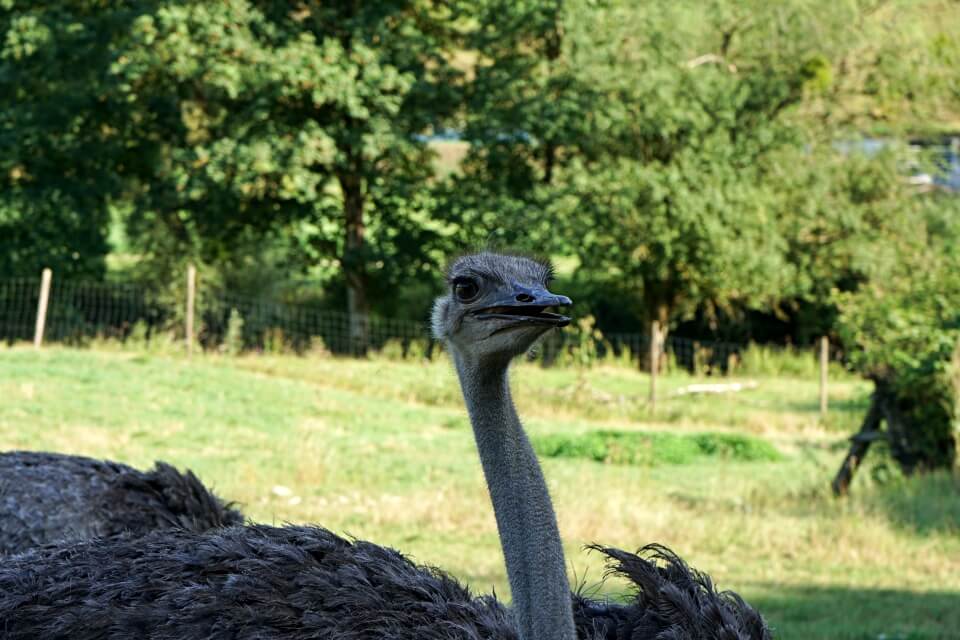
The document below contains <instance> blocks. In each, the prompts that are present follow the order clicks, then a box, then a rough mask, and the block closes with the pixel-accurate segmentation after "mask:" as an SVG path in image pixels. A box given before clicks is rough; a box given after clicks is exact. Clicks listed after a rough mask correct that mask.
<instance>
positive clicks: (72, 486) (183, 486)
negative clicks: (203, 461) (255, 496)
mask: <svg viewBox="0 0 960 640" xmlns="http://www.w3.org/2000/svg"><path fill="white" fill-rule="evenodd" d="M242 522H243V515H242V514H241V513H240V512H239V511H237V510H236V509H234V508H233V507H232V506H231V505H229V504H225V503H224V502H223V501H221V500H220V499H219V498H218V497H217V496H215V495H214V494H213V493H211V492H210V491H209V490H208V489H207V488H206V487H205V486H204V485H203V483H202V482H200V480H198V479H197V477H196V476H195V475H193V473H192V472H190V471H187V472H186V473H180V472H179V471H177V470H176V469H175V468H174V467H171V466H170V465H168V464H165V463H163V462H157V463H156V466H155V467H154V468H153V469H152V470H150V471H138V470H137V469H134V468H132V467H128V466H127V465H124V464H119V463H117V462H110V461H107V460H94V459H92V458H86V457H83V456H70V455H64V454H58V453H43V452H34V451H11V452H6V453H2V454H0V554H9V553H18V552H20V551H24V550H26V549H30V548H32V547H35V546H38V545H42V544H48V543H52V542H57V541H72V540H84V539H88V538H94V537H99V536H110V535H116V534H118V533H121V532H124V531H129V532H133V533H137V534H143V533H146V532H148V531H153V530H155V529H166V528H183V529H187V530H189V531H204V530H206V529H210V528H212V527H223V526H229V525H234V524H241V523H242Z"/></svg>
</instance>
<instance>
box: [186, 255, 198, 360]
mask: <svg viewBox="0 0 960 640" xmlns="http://www.w3.org/2000/svg"><path fill="white" fill-rule="evenodd" d="M196 297H197V268H196V267H195V266H193V265H192V264H191V265H188V266H187V357H188V358H189V357H192V356H193V312H194V307H195V306H196Z"/></svg>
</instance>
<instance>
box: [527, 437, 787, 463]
mask: <svg viewBox="0 0 960 640" xmlns="http://www.w3.org/2000/svg"><path fill="white" fill-rule="evenodd" d="M534 448H535V449H536V450H537V453H539V454H540V455H544V456H547V457H552V458H584V459H587V460H595V461H596V462H604V463H607V464H626V465H634V466H643V467H652V466H657V465H661V464H689V463H693V462H697V461H699V460H701V459H703V458H720V459H723V460H731V461H738V462H754V461H775V460H780V459H781V455H780V453H779V452H778V451H777V450H776V449H775V448H774V447H773V445H771V444H770V443H769V442H767V441H765V440H761V439H759V438H753V437H750V436H743V435H738V434H726V433H700V434H691V435H677V434H673V433H645V432H624V431H594V432H591V433H587V434H583V435H579V436H566V435H551V436H541V437H539V438H535V439H534Z"/></svg>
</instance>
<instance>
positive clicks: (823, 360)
mask: <svg viewBox="0 0 960 640" xmlns="http://www.w3.org/2000/svg"><path fill="white" fill-rule="evenodd" d="M829 366H830V339H829V338H827V336H823V337H821V338H820V419H821V420H826V419H827V368H828V367H829Z"/></svg>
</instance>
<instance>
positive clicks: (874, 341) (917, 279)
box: [838, 247, 960, 473]
mask: <svg viewBox="0 0 960 640" xmlns="http://www.w3.org/2000/svg"><path fill="white" fill-rule="evenodd" d="M909 258H911V262H909V263H906V264H904V265H902V267H901V270H900V271H898V272H897V274H896V275H895V276H894V277H888V278H884V279H882V280H881V279H877V280H874V281H873V282H871V283H870V284H869V285H868V286H866V287H864V288H863V289H861V290H860V291H858V292H857V293H852V294H845V295H841V296H838V305H839V308H840V316H839V320H838V329H839V331H840V334H841V337H842V338H843V340H844V343H845V344H846V345H848V347H852V348H851V352H850V362H851V365H852V366H853V367H854V368H855V369H856V370H857V371H858V372H860V373H861V374H862V375H864V376H865V377H867V378H869V379H871V380H873V381H874V383H875V385H876V393H875V396H874V402H878V403H880V406H881V408H882V410H883V417H884V420H885V421H886V423H887V438H888V439H889V445H890V450H891V454H892V455H893V457H894V458H895V459H896V460H897V462H898V463H899V464H900V466H901V468H902V469H903V470H904V471H905V472H906V473H910V472H912V471H914V470H916V469H933V468H938V467H941V468H942V467H951V466H953V464H954V462H955V460H956V440H957V427H958V418H960V411H958V402H960V258H958V257H957V256H956V255H955V254H954V253H953V249H952V248H951V247H947V248H945V249H940V252H939V253H938V252H934V251H928V252H926V253H921V252H920V251H917V253H916V254H915V255H912V256H909Z"/></svg>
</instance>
